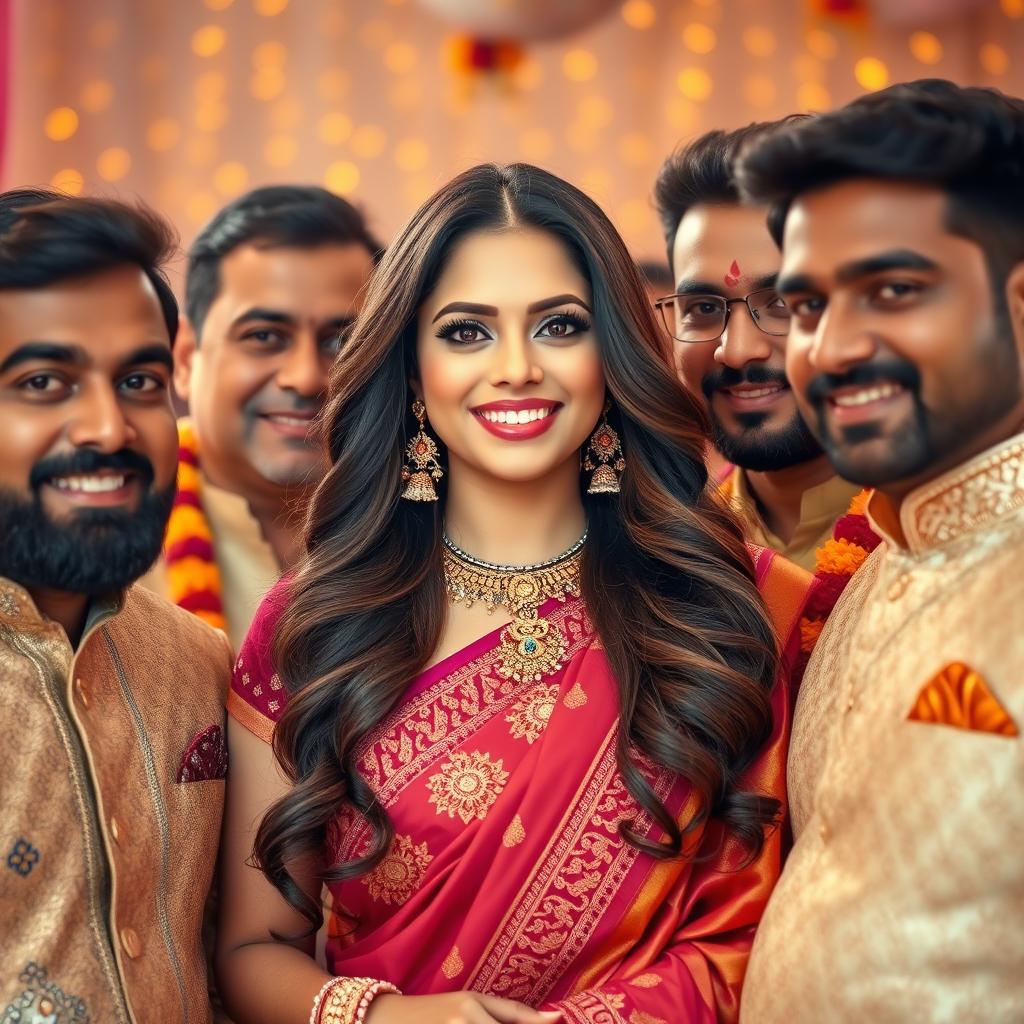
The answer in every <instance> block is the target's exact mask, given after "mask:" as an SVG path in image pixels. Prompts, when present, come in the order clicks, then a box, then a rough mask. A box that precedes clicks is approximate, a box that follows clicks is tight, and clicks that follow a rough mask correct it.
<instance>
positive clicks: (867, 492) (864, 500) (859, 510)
mask: <svg viewBox="0 0 1024 1024" xmlns="http://www.w3.org/2000/svg"><path fill="white" fill-rule="evenodd" d="M871 493H872V492H871V488H870V487H868V488H865V489H864V490H863V491H861V492H860V493H859V494H855V495H854V496H853V500H852V501H851V502H850V507H849V509H848V510H847V513H846V514H847V515H848V516H862V515H865V514H866V513H867V510H868V499H869V498H870V497H871Z"/></svg>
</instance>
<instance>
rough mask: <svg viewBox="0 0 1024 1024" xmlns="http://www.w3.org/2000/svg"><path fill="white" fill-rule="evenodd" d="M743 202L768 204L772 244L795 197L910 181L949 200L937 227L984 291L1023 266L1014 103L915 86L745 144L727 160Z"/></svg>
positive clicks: (926, 82) (1023, 182) (1018, 115)
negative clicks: (969, 254) (974, 257)
mask: <svg viewBox="0 0 1024 1024" xmlns="http://www.w3.org/2000/svg"><path fill="white" fill-rule="evenodd" d="M737 177H738V180H739V182H740V186H741V189H742V192H743V194H744V196H745V197H746V198H748V199H749V200H751V201H754V202H758V203H768V204H770V206H771V212H770V214H769V220H768V223H769V227H770V229H771V232H772V235H773V237H774V238H775V240H776V241H777V242H779V243H780V244H781V241H782V232H783V227H784V225H785V220H786V214H787V213H788V211H789V208H790V206H791V205H792V203H793V202H794V201H795V200H796V199H797V197H798V196H800V195H802V194H803V193H805V192H810V191H813V190H816V189H820V188H825V187H827V186H829V185H835V184H838V183H839V182H843V181H847V180H850V179H853V178H878V179H885V180H888V181H907V182H918V183H921V184H924V185H932V186H934V187H936V188H938V189H941V190H942V191H944V192H945V193H946V194H947V195H948V196H949V207H948V211H947V215H946V224H947V227H948V228H949V230H950V231H951V232H952V233H954V234H957V235H961V236H963V237H965V238H969V239H971V240H972V241H974V242H976V243H977V244H978V245H979V246H980V247H981V248H982V250H984V253H985V258H986V261H987V263H988V268H989V273H990V274H991V277H992V283H993V286H994V287H995V288H996V289H997V291H998V290H999V288H1000V286H1001V285H1002V284H1003V283H1004V282H1005V280H1006V275H1007V273H1008V272H1009V271H1010V269H1011V268H1012V267H1013V266H1014V265H1015V264H1017V263H1019V262H1021V261H1022V260H1024V101H1022V100H1019V99H1014V98H1012V97H1009V96H1005V95H1003V94H1002V93H1001V92H998V91H997V90H995V89H981V88H973V87H972V88H965V87H963V86H959V85H954V84H953V83H952V82H947V81H945V80H944V79H937V78H934V79H922V80H921V81H917V82H905V83H902V84H900V85H894V86H890V87H889V88H888V89H883V90H881V91H880V92H875V93H871V94H870V95H868V96H862V97H861V98H860V99H857V100H854V101H853V102H852V103H850V104H848V105H847V106H845V107H842V108H841V109H839V110H836V111H833V112H832V113H830V114H823V115H822V116H820V117H817V118H815V119H813V120H809V121H805V122H802V123H797V124H788V125H784V126H782V127H780V128H779V129H778V130H775V131H772V132H770V133H767V134H766V135H764V136H763V137H760V138H757V139H754V140H751V143H750V144H749V146H747V147H746V148H745V149H744V151H743V152H742V153H741V154H740V157H739V159H738V161H737Z"/></svg>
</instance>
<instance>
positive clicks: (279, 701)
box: [228, 576, 292, 743]
mask: <svg viewBox="0 0 1024 1024" xmlns="http://www.w3.org/2000/svg"><path fill="white" fill-rule="evenodd" d="M291 594H292V590H291V579H290V577H289V576H283V577H282V578H281V579H280V580H278V581H277V583H275V584H274V586H273V587H271V588H270V590H269V591H267V593H266V595H265V596H264V598H263V600H262V601H261V602H260V605H259V607H258V608H257V609H256V614H255V615H254V616H253V619H252V622H251V623H250V625H249V631H248V633H246V636H245V639H244V640H243V641H242V646H241V648H239V651H238V657H237V658H236V659H235V665H234V670H233V672H232V675H231V690H230V692H229V694H228V712H229V713H230V714H231V716H232V717H233V718H234V719H235V720H236V721H238V722H239V723H240V724H241V725H244V726H245V727H246V728H247V729H248V730H249V731H250V732H252V733H254V734H255V735H257V736H259V737H260V738H261V739H264V740H266V741H267V742H268V743H269V742H270V739H271V737H272V736H273V732H274V725H275V724H276V723H277V720H278V719H279V718H280V717H281V712H282V711H283V710H284V706H285V704H286V703H287V692H286V690H285V687H284V683H283V682H282V680H281V677H280V675H279V674H278V672H277V666H276V665H275V664H274V639H275V636H276V634H277V626H278V623H279V622H280V619H281V616H282V615H283V614H284V610H285V608H287V607H288V602H289V600H291Z"/></svg>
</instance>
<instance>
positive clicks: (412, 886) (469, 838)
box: [228, 549, 808, 1024]
mask: <svg viewBox="0 0 1024 1024" xmlns="http://www.w3.org/2000/svg"><path fill="white" fill-rule="evenodd" d="M754 556H755V562H756V566H757V574H758V582H759V586H760V588H761V591H762V593H763V594H764V596H765V598H766V600H767V602H768V605H769V607H770V608H771V610H772V614H773V618H774V620H775V624H776V628H777V629H778V631H779V634H780V636H781V637H783V638H784V642H785V645H786V646H787V652H786V653H787V655H788V656H789V658H790V659H791V660H790V661H789V663H792V659H795V656H796V648H797V645H798V636H797V635H796V629H795V627H796V625H797V620H798V617H799V615H800V612H801V610H802V607H803V602H804V599H805V597H806V591H807V579H808V577H807V576H806V574H804V573H803V572H802V571H801V570H799V569H795V568H794V567H792V566H790V565H789V564H788V563H785V562H783V561H782V560H781V559H778V560H776V559H775V558H774V555H773V554H772V553H771V552H766V551H762V550H760V549H758V550H755V551H754ZM284 595H285V591H284V589H283V588H281V587H280V586H279V587H278V588H277V589H276V590H275V591H272V592H271V594H270V595H269V596H268V598H267V599H266V600H265V601H264V604H263V606H262V608H261V610H260V612H259V613H258V614H257V616H256V619H255V620H254V622H253V625H252V628H251V630H250V633H249V636H248V638H247V639H246V642H245V644H244V645H243V647H242V651H241V655H240V657H239V659H238V663H237V665H236V670H235V678H234V682H233V684H232V692H231V694H230V698H229V704H228V708H229V711H230V713H231V714H232V715H233V716H234V717H235V718H236V719H237V720H238V721H239V722H240V723H241V724H242V725H244V726H246V727H247V728H248V729H250V730H251V731H252V732H253V733H255V734H256V735H257V736H260V737H262V738H263V739H265V740H267V741H269V739H270V737H271V734H272V731H273V727H274V722H275V720H276V719H277V718H278V717H279V715H280V713H281V709H282V707H283V705H284V701H285V690H284V688H283V687H282V684H281V681H280V679H279V678H278V677H277V676H276V674H275V673H274V671H273V668H272V666H270V665H269V664H268V663H267V658H268V652H269V650H270V646H271V637H272V633H273V628H274V624H275V622H276V620H277V617H278V614H279V611H280V603H281V601H282V600H283V599H284ZM541 613H542V614H543V615H545V616H546V617H547V618H548V619H549V620H550V621H551V622H552V623H554V624H557V626H558V627H559V628H561V629H562V630H563V631H564V632H565V635H566V637H567V640H568V643H569V657H568V659H567V662H566V665H565V668H564V669H562V670H561V671H560V672H559V673H557V674H556V675H554V676H551V677H548V678H545V679H544V680H543V681H542V682H539V683H538V682H533V681H531V682H526V683H517V682H515V681H513V680H506V679H503V678H502V677H501V676H499V675H498V674H497V673H496V671H495V661H496V646H497V641H498V635H499V632H500V631H499V630H496V631H494V632H493V633H490V634H488V635H487V636H485V637H483V638H482V639H480V640H478V641H477V642H476V643H474V644H472V645H471V646H470V647H468V648H466V649H465V650H463V651H461V652H459V653H458V654H457V655H454V656H452V657H450V658H448V659H446V660H445V661H443V662H441V663H440V664H438V665H435V666H434V667H432V668H430V669H428V670H427V671H426V672H424V673H423V674H421V675H420V676H419V677H418V678H417V679H416V680H414V681H413V682H412V684H411V685H410V687H409V690H408V692H407V694H406V695H405V698H404V700H403V702H402V704H401V705H400V706H399V707H398V708H396V709H395V711H394V712H393V713H392V714H391V715H390V716H389V717H388V718H387V719H386V720H385V721H384V722H383V723H382V724H381V725H380V726H379V727H378V728H377V729H376V730H375V732H374V733H373V734H372V735H370V736H368V737H367V738H366V739H365V740H364V742H363V744H362V748H361V750H360V756H359V766H360V770H361V772H362V773H363V775H364V777H365V778H366V779H367V781H368V782H369V783H370V785H371V786H372V787H373V788H374V790H375V791H376V792H377V794H378V796H379V798H380V800H381V801H382V803H383V804H384V806H385V807H386V809H387V811H388V813H389V815H390V817H391V820H392V821H393V822H394V825H395V833H396V836H395V840H394V843H393V845H392V847H391V850H390V852H389V854H388V856H387V857H386V858H385V859H384V861H382V862H381V864H379V865H378V867H377V868H376V869H375V870H374V871H373V872H372V873H370V874H368V875H364V876H363V877H361V878H358V879H355V880H353V881H348V882H344V883H341V884H338V885H333V886H332V887H331V888H332V896H333V904H334V907H335V908H336V909H337V908H344V912H345V914H346V915H348V916H350V917H351V918H352V919H353V920H354V921H358V924H357V925H355V926H353V925H352V924H350V923H349V922H347V921H344V920H342V921H339V922H335V923H334V927H332V929H331V932H332V934H331V937H330V938H329V940H328V944H327V964H328V969H329V970H331V971H333V972H334V973H336V974H346V975H360V976H368V977H375V978H382V979H387V980H388V981H391V982H393V983H394V984H396V985H397V986H398V987H399V988H400V989H402V991H404V992H406V993H408V994H414V995H426V994H430V993H436V992H448V991H454V990H458V989H472V990H476V991H480V992H488V993H491V994H493V995H498V996H505V997H507V998H510V999H519V1000H522V1001H523V1002H525V1003H528V1004H529V1005H531V1006H535V1007H539V1008H542V1009H557V1010H560V1011H561V1012H562V1014H563V1016H564V1018H565V1020H566V1021H570V1022H592V1024H597V1022H608V1024H656V1022H659V1021H661V1022H668V1021H671V1022H673V1024H677V1022H679V1021H684V1020H685V1021H709V1022H710V1021H716V1020H734V1019H735V1018H736V1017H737V1015H738V1006H739V989H740V984H741V982H742V979H743V973H744V970H745V967H746V961H747V955H748V953H749V950H750V945H751V942H752V940H753V935H754V929H755V927H756V925H757V922H758V920H759V919H760V917H761V913H762V910H763V908H764V905H765V902H766V900H767V898H768V894H769V893H770V891H771V889H772V886H773V885H774V883H775V880H776V878H777V877H778V872H779V856H780V835H781V830H778V829H777V830H775V831H774V833H773V834H772V835H771V836H770V837H769V838H768V841H767V843H766V845H765V850H764V853H763V854H762V856H761V857H760V858H759V859H758V860H757V861H756V862H755V863H753V864H751V865H749V866H747V867H739V866H738V865H739V864H740V863H741V861H742V858H743V850H742V849H741V848H740V847H739V846H738V844H737V843H736V842H734V841H733V840H731V839H730V838H729V837H728V836H727V835H725V834H724V830H723V829H722V827H721V826H720V825H718V824H717V823H711V824H710V825H709V826H708V827H707V828H705V829H704V832H703V834H702V835H698V836H695V837H694V841H693V846H692V850H696V851H698V852H699V854H700V856H699V857H697V858H693V857H690V858H679V859H678V860H674V861H670V862H665V861H655V860H654V859H653V858H651V857H649V856H647V855H645V854H641V853H639V852H638V851H637V850H635V849H634V848H633V847H632V846H629V845H628V844H626V843H625V842H624V841H623V840H622V839H621V838H620V837H619V834H618V826H619V823H620V822H621V821H623V820H624V819H632V820H634V822H635V824H634V828H637V829H638V831H640V832H642V833H644V834H645V835H647V836H649V837H651V838H655V839H658V838H662V832H661V830H660V829H659V828H657V827H656V826H654V825H653V824H652V822H651V820H650V818H649V816H647V815H646V814H644V813H642V812H640V810H639V808H638V806H637V805H636V804H635V802H634V801H633V800H632V798H631V797H630V796H629V794H628V792H627V791H626V789H625V786H624V785H623V783H622V780H621V778H620V776H619V774H618V772H617V770H616V764H615V736H616V731H617V728H618V707H617V689H616V684H615V680H614V678H613V677H612V674H611V669H610V666H609V664H608V661H607V659H606V657H605V653H604V650H603V648H602V645H601V642H600V639H599V638H598V637H597V636H595V635H594V633H593V630H592V628H591V626H590V624H589V622H588V620H587V617H586V614H585V611H584V609H583V606H582V602H580V601H579V600H570V601H568V602H566V603H565V604H560V603H559V602H557V601H550V602H548V604H547V605H545V606H544V607H542V609H541ZM773 707H774V712H775V726H774V731H773V734H772V737H771V739H770V741H769V743H768V744H767V745H766V746H765V748H764V750H763V751H762V752H761V754H760V756H759V758H758V760H757V762H756V763H755V765H754V766H753V767H752V768H751V769H750V771H749V773H748V776H747V778H746V786H747V787H749V788H752V789H755V790H757V791H760V792H763V793H765V794H771V795H773V796H775V797H777V798H779V799H781V800H783V801H784V799H785V750H786V744H787V740H788V735H789V726H790V717H789V716H790V711H789V709H790V700H789V693H788V686H787V684H786V681H785V680H780V681H779V684H778V685H777V686H776V688H775V691H774V694H773ZM644 771H645V774H646V775H647V778H648V781H649V782H650V783H651V785H652V786H653V788H654V790H655V791H656V792H657V793H658V795H659V797H660V798H661V799H662V800H664V801H665V803H666V804H667V805H668V807H669V808H670V809H671V810H672V811H673V813H675V814H676V815H677V816H678V818H679V820H681V821H686V820H688V819H689V816H690V814H691V811H692V809H691V807H690V805H689V796H690V791H689V786H688V785H687V784H686V783H685V782H684V781H683V780H682V779H680V778H679V777H678V776H675V775H673V774H671V773H670V772H667V771H664V770H661V769H658V768H657V767H656V766H654V765H652V764H647V765H646V766H645V767H644ZM332 833H333V834H332V847H333V848H332V850H331V853H332V854H333V856H334V857H335V858H341V859H348V858H351V857H352V856H354V855H356V854H359V853H362V852H363V851H364V850H365V849H366V848H367V843H368V835H367V830H366V826H365V823H364V822H363V821H362V819H361V818H358V817H357V816H356V815H355V814H354V813H353V812H352V811H351V810H350V809H348V808H342V809H341V811H340V813H339V816H338V819H337V823H336V827H335V828H334V829H333V830H332Z"/></svg>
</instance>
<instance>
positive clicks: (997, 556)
mask: <svg viewBox="0 0 1024 1024" xmlns="http://www.w3.org/2000/svg"><path fill="white" fill-rule="evenodd" d="M739 174H740V180H741V182H742V184H743V186H744V188H745V189H746V190H747V191H748V192H749V193H750V195H751V196H752V197H753V198H754V199H755V200H756V201H758V202H761V203H770V204H772V209H773V214H772V224H773V229H774V230H775V232H776V234H777V237H778V238H779V239H780V241H781V242H782V245H783V257H782V269H781V272H780V275H779V282H778V289H779V291H780V293H781V294H783V295H784V296H785V299H786V302H787V304H788V306H789V308H790V309H791V311H792V316H793V326H792V330H791V332H790V335H789V338H788V342H787V352H786V369H787V373H788V376H789V379H790V381H791V382H792V384H793V388H794V391H795V393H796V395H797V399H798V401H799V403H800V406H801V409H802V410H803V413H804V416H805V418H806V419H807V421H808V423H810V424H811V426H812V428H813V430H814V431H815V433H816V435H817V436H818V439H819V440H820V441H821V443H822V445H823V446H824V448H825V451H826V452H827V453H828V455H829V458H830V459H831V460H832V462H833V464H834V465H835V467H836V469H837V470H838V471H839V472H840V473H842V474H843V475H844V476H846V477H848V478H849V479H851V480H855V481H857V482H858V483H861V484H863V485H865V486H869V487H874V488H876V491H875V493H874V494H873V496H872V497H871V499H870V502H869V504H868V515H869V517H870V519H871V521H872V522H873V524H874V525H875V528H876V529H877V530H878V532H879V533H881V535H882V536H883V542H882V543H881V544H880V545H879V547H878V548H876V550H875V551H874V553H873V554H872V555H870V556H869V557H868V559H867V561H866V562H865V563H864V565H863V566H862V567H861V569H860V570H859V571H858V572H857V575H856V576H855V577H854V578H853V581H852V582H851V584H850V586H849V587H848V588H847V590H846V592H845V593H844V594H843V596H842V598H840V600H839V603H838V604H837V606H836V608H835V611H834V612H833V614H832V617H831V618H830V619H829V621H828V623H827V624H826V626H825V629H824V631H823V633H822V635H821V638H820V640H819V642H818V646H817V649H816V651H815V654H814V656H813V658H812V659H811V662H810V665H809V666H808V669H807V674H806V676H805V678H804V683H803V687H802V689H801V691H800V696H799V700H798V703H797V707H796V717H795V722H794V728H793V738H792V746H791V751H790V758H789V794H790V807H791V812H792V822H793V830H794V834H795V839H796V841H795V845H794V847H793V850H792V853H791V854H790V857H789V860H788V863H787V866H786V870H785V872H784V873H783V875H782V879H781V881H780V883H779V885H778V888H777V889H776V890H775V894H774V896H773V897H772V899H771V901H770V903H769V906H768V910H767V913H766V914H765V917H764V919H763V921H762V923H761V926H760V928H759V930H758V934H757V939H756V941H755V943H754V951H753V957H752V959H751V962H750V968H749V973H748V975H747V982H746V987H745V990H744V995H743V1005H742V1013H743V1016H744V1018H745V1019H746V1020H749V1021H752V1022H756V1024H772V1022H776V1021H778V1022H785V1024H801V1022H804V1021H806V1022H812V1021H813V1022H815V1024H817V1022H819V1021H825V1020H827V1021H836V1022H846V1021H849V1022H853V1021H857V1022H860V1021H873V1022H874V1021H878V1022H885V1021H911V1020H914V1021H973V1020H984V1021H986V1022H990V1024H994V1022H1007V1024H1009V1022H1010V1021H1015V1022H1016V1021H1020V1020H1021V1019H1024V970H1022V953H1024V919H1022V917H1021V914H1020V912H1019V911H1020V908H1021V907H1024V858H1022V857H1021V849H1022V846H1024V786H1022V785H1021V780H1022V778H1024V743H1022V739H1021V729H1022V728H1024V630H1022V628H1021V627H1022V621H1024V618H1022V612H1021V609H1022V608H1024V573H1022V572H1021V569H1020V567H1021V564H1022V563H1024V433H1022V431H1024V389H1022V375H1024V102H1022V101H1021V100H1016V99H1009V98H1007V97H1005V96H1003V95H1001V94H1000V93H997V92H995V91H992V90H988V89H963V88H960V87H958V86H955V85H953V84H952V83H950V82H943V81H924V82H916V83H911V84H906V85H898V86H893V87H892V88H889V89H886V90H883V91H882V92H878V93H874V94H872V95H869V96H865V97H862V98H861V99H859V100H856V101H855V102H853V103H851V104H850V105H849V106H847V107H844V108H843V109H841V110H838V111H835V112H834V113H831V114H828V115H825V116H823V117H821V118H820V119H819V120H815V121H809V122H806V123H803V124H795V125H790V126H787V127H785V128H782V129H780V130H779V131H778V132H777V133H775V134H772V135H769V136H766V137H764V138H763V139H760V140H758V141H757V142H755V143H754V144H753V146H752V149H751V150H750V151H749V152H748V153H746V154H745V156H744V158H743V159H742V160H741V163H740V168H739Z"/></svg>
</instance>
